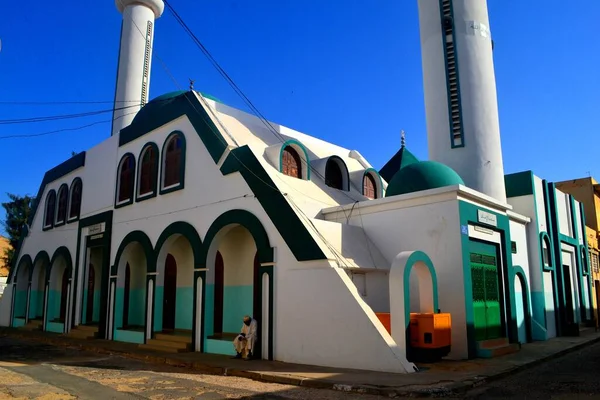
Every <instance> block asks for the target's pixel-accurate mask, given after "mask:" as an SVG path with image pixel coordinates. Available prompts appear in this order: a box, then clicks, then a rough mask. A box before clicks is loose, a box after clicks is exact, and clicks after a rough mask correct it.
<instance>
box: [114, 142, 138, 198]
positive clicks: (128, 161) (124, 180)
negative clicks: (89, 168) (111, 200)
mask: <svg viewBox="0 0 600 400" xmlns="http://www.w3.org/2000/svg"><path fill="white" fill-rule="evenodd" d="M116 185H117V186H116V188H115V208H119V207H123V206H126V205H129V204H131V203H132V202H133V191H134V188H135V157H134V155H133V154H131V153H125V154H124V155H123V157H121V161H119V167H118V168H117V179H116Z"/></svg>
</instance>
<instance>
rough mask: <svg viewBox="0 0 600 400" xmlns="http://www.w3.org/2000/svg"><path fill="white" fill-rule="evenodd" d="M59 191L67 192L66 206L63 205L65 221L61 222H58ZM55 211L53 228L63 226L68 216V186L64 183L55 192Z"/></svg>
mask: <svg viewBox="0 0 600 400" xmlns="http://www.w3.org/2000/svg"><path fill="white" fill-rule="evenodd" d="M61 190H66V191H67V204H66V205H65V219H64V220H62V221H58V209H59V206H58V203H59V202H60V191H61ZM55 205H56V211H54V221H55V222H54V227H55V228H57V227H59V226H63V225H65V224H66V223H67V218H68V216H69V186H68V185H67V184H66V183H63V184H62V185H60V187H59V188H58V191H57V192H56V204H55Z"/></svg>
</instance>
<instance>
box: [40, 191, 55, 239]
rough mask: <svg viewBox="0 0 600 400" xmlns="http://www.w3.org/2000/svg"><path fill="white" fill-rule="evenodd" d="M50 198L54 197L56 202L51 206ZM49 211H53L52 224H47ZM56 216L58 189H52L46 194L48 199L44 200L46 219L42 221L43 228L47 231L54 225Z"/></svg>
mask: <svg viewBox="0 0 600 400" xmlns="http://www.w3.org/2000/svg"><path fill="white" fill-rule="evenodd" d="M50 198H53V200H54V204H52V207H49V204H48V202H49V201H50ZM48 211H51V212H52V217H51V219H50V224H47V223H46V222H47V221H48ZM55 217H56V190H54V189H51V190H50V191H49V192H48V194H47V195H46V200H45V202H44V220H43V221H42V230H44V231H47V230H50V229H52V228H53V227H54V218H55Z"/></svg>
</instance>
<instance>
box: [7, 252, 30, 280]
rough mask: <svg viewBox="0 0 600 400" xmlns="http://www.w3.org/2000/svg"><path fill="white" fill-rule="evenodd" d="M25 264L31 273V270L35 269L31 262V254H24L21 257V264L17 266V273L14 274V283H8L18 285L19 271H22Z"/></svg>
mask: <svg viewBox="0 0 600 400" xmlns="http://www.w3.org/2000/svg"><path fill="white" fill-rule="evenodd" d="M23 264H25V265H27V266H28V267H29V271H31V269H32V268H33V261H32V260H31V256H30V255H29V254H24V255H23V256H21V258H20V259H19V262H18V263H17V264H16V269H15V272H14V273H13V274H12V281H9V282H8V283H17V281H18V276H19V271H20V270H21V265H23ZM28 275H29V274H28Z"/></svg>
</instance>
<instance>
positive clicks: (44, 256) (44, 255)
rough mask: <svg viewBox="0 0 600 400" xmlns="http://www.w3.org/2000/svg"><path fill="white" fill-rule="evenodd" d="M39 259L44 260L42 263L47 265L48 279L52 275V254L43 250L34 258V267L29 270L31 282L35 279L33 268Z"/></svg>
mask: <svg viewBox="0 0 600 400" xmlns="http://www.w3.org/2000/svg"><path fill="white" fill-rule="evenodd" d="M39 261H41V262H42V265H46V281H48V278H49V277H50V275H49V274H48V273H49V270H50V256H49V255H48V253H47V252H46V251H45V250H42V251H40V252H39V253H37V255H36V256H35V258H34V259H33V264H32V267H31V269H30V270H29V282H31V280H32V279H33V270H34V268H35V265H36V264H37V263H38V262H39Z"/></svg>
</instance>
